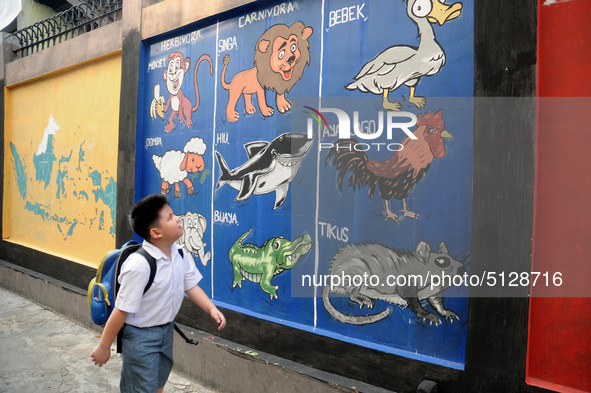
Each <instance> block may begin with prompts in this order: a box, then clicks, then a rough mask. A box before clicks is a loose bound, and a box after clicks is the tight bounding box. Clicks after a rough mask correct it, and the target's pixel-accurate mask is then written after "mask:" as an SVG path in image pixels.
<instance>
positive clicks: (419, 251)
mask: <svg viewBox="0 0 591 393" xmlns="http://www.w3.org/2000/svg"><path fill="white" fill-rule="evenodd" d="M473 20H474V18H473V2H472V1H461V2H457V3H449V4H443V3H440V2H438V1H435V2H434V4H433V3H432V2H431V1H429V0H409V1H408V2H403V1H400V2H392V1H385V0H382V1H380V0H374V1H371V2H368V1H323V2H320V1H305V0H303V1H297V2H296V1H292V2H278V3H276V4H267V5H265V6H263V7H262V8H253V9H252V10H251V11H250V12H248V13H244V14H241V15H236V16H234V17H232V18H230V19H226V20H219V21H216V22H214V23H212V24H210V25H206V26H199V27H197V28H192V29H186V30H184V31H181V32H178V33H175V35H171V36H167V37H161V38H158V39H157V40H155V41H152V42H147V43H145V45H144V47H143V48H142V51H143V55H142V61H141V70H140V109H139V113H138V138H137V140H138V145H137V156H136V199H139V198H141V197H143V196H145V195H148V194H153V193H163V194H166V195H168V197H169V198H170V202H171V207H172V208H173V210H174V211H175V213H176V214H177V215H180V216H181V217H182V220H183V224H184V229H185V234H184V236H183V238H182V239H181V240H180V242H181V243H182V244H184V245H185V247H186V248H187V249H188V250H189V251H190V252H191V253H192V254H193V256H194V257H195V260H196V263H197V265H198V267H199V268H200V270H201V272H202V273H203V275H204V279H203V280H202V282H201V283H200V285H201V287H202V288H203V289H204V290H205V291H206V292H207V293H208V294H209V295H210V296H211V297H212V298H213V299H214V301H215V302H217V304H220V305H222V306H223V307H226V308H230V309H234V310H237V311H239V312H242V313H246V314H249V315H254V316H257V317H260V318H264V319H267V320H270V321H274V322H277V323H281V324H286V325H289V326H293V327H296V328H300V329H303V330H306V331H311V332H314V333H316V334H321V335H326V336H329V337H334V338H337V339H340V340H343V341H346V342H351V343H356V344H358V345H362V346H366V347H369V348H375V349H378V350H381V351H384V352H389V353H394V354H398V355H401V356H406V357H410V358H414V359H419V360H423V361H427V362H431V363H436V364H441V365H445V366H447V367H451V368H456V369H463V367H464V358H465V342H466V328H467V326H466V319H467V310H468V307H467V305H468V300H467V288H465V287H459V286H458V287H456V286H453V285H451V284H449V280H448V281H447V283H448V284H449V285H448V284H446V282H445V281H442V280H438V281H434V280H433V279H432V278H433V277H434V276H436V277H443V276H447V277H453V276H454V275H462V274H463V273H464V272H465V271H466V270H467V269H468V268H469V258H470V233H471V215H472V207H471V203H472V195H471V192H472V151H473V102H472V96H473V80H474V71H473V63H474V60H473V58H474V54H473V47H474V44H473ZM411 276H412V277H411ZM411 280H414V281H411Z"/></svg>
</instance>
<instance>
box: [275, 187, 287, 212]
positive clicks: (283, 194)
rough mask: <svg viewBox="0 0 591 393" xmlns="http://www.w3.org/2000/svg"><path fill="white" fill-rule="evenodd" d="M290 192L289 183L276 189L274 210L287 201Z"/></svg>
mask: <svg viewBox="0 0 591 393" xmlns="http://www.w3.org/2000/svg"><path fill="white" fill-rule="evenodd" d="M288 191H289V183H285V184H282V185H280V186H279V187H277V188H276V189H275V205H274V206H273V210H275V209H277V208H278V207H279V206H281V205H283V202H285V199H287V192H288Z"/></svg>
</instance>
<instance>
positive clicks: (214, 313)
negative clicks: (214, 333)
mask: <svg viewBox="0 0 591 393" xmlns="http://www.w3.org/2000/svg"><path fill="white" fill-rule="evenodd" d="M210 315H211V317H212V318H213V320H214V321H215V322H216V323H217V324H218V330H222V329H223V328H224V327H225V326H226V317H224V314H222V312H221V311H220V310H218V309H217V307H214V308H213V309H212V310H211V313H210Z"/></svg>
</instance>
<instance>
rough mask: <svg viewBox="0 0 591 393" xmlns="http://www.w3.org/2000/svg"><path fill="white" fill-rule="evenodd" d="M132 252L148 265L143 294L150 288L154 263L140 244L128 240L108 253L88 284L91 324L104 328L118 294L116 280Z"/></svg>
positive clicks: (154, 271)
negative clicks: (144, 259) (148, 269)
mask: <svg viewBox="0 0 591 393" xmlns="http://www.w3.org/2000/svg"><path fill="white" fill-rule="evenodd" d="M134 252H137V253H139V254H141V255H142V256H143V257H144V258H146V260H147V261H148V263H149V264H150V278H149V279H148V284H147V285H146V288H144V293H146V291H147V290H148V289H149V288H150V287H151V286H152V283H153V282H154V276H156V261H155V260H154V258H153V257H152V256H151V255H150V254H148V253H147V252H146V250H145V249H144V248H143V247H142V245H141V244H139V243H137V242H135V241H133V240H130V241H128V242H127V243H125V244H124V245H123V246H121V248H120V249H118V250H113V251H109V252H108V253H107V254H106V255H105V256H104V257H103V260H102V261H101V263H100V264H99V266H98V269H97V273H96V277H95V278H93V279H92V281H90V284H88V308H89V309H90V317H91V318H92V322H94V323H95V324H97V325H99V326H105V323H107V320H108V319H109V316H110V315H111V312H113V308H115V299H117V292H119V282H117V278H118V277H119V273H120V272H121V265H123V262H125V260H126V259H127V258H128V257H129V256H130V255H131V254H133V253H134Z"/></svg>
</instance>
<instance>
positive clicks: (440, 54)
mask: <svg viewBox="0 0 591 393" xmlns="http://www.w3.org/2000/svg"><path fill="white" fill-rule="evenodd" d="M444 3H445V0H408V1H407V5H406V13H407V15H408V16H409V17H410V19H411V20H412V21H413V22H414V23H415V24H416V25H417V27H418V29H419V39H420V41H419V46H418V48H415V47H412V46H407V45H395V46H391V47H389V48H387V49H386V50H384V51H383V52H381V53H380V54H379V55H377V56H376V57H375V58H374V59H373V60H371V61H370V62H368V63H366V64H365V65H364V66H363V68H361V71H359V73H358V74H357V76H355V78H354V79H355V81H354V82H352V83H350V84H348V85H347V86H345V87H346V88H347V89H349V90H357V89H359V90H360V91H362V92H364V93H367V92H370V93H373V94H381V95H382V106H383V107H384V109H386V110H394V111H399V110H400V108H401V107H402V105H401V104H400V103H399V102H390V101H389V100H388V94H389V93H390V92H391V91H394V90H396V89H398V88H399V87H400V86H402V85H403V84H404V85H406V86H408V87H410V95H409V98H408V102H410V103H412V104H414V105H415V106H416V107H417V108H423V107H424V106H425V105H426V103H427V100H426V98H425V97H418V96H415V89H416V86H417V84H418V83H419V80H420V79H421V77H423V76H431V75H434V74H436V73H437V72H439V70H440V69H441V67H443V65H444V64H445V52H444V51H443V49H442V48H441V46H439V43H438V42H437V40H436V39H435V33H434V31H433V27H432V26H431V23H438V24H439V25H440V26H443V24H444V23H445V22H447V21H449V20H452V19H455V18H457V17H458V16H460V14H461V13H462V4H461V3H454V4H451V5H446V4H444Z"/></svg>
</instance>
